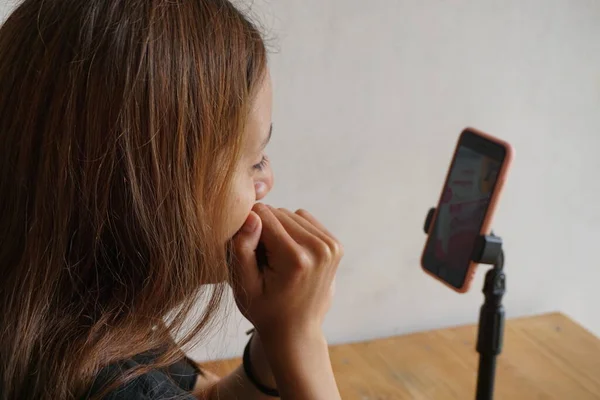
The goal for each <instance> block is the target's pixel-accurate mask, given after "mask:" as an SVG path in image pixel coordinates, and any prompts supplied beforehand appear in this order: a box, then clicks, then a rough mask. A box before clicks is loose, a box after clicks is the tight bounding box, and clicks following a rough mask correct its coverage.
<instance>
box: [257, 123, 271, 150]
mask: <svg viewBox="0 0 600 400" xmlns="http://www.w3.org/2000/svg"><path fill="white" fill-rule="evenodd" d="M272 135H273V124H271V127H270V128H269V136H267V139H266V140H265V141H264V142H263V144H262V145H261V146H260V149H261V150H263V149H264V148H265V147H267V145H268V144H269V141H270V140H271V136H272Z"/></svg>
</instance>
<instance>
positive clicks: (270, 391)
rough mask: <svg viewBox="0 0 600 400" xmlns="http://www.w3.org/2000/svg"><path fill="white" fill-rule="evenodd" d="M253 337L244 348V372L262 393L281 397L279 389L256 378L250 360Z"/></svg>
mask: <svg viewBox="0 0 600 400" xmlns="http://www.w3.org/2000/svg"><path fill="white" fill-rule="evenodd" d="M253 337H254V335H252V336H251V337H250V340H248V343H247V344H246V347H245V348H244V358H243V365H244V372H245V373H246V376H247V377H248V380H249V381H250V382H252V384H253V385H254V387H256V389H258V391H259V392H261V393H262V394H266V395H267V396H271V397H281V396H279V391H278V390H277V389H272V388H270V387H267V386H265V385H263V384H262V383H260V382H259V381H258V379H256V376H254V373H253V372H252V362H251V361H250V343H251V342H252V338H253Z"/></svg>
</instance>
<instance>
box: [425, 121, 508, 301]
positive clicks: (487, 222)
mask: <svg viewBox="0 0 600 400" xmlns="http://www.w3.org/2000/svg"><path fill="white" fill-rule="evenodd" d="M464 132H471V133H473V134H475V135H478V136H480V137H482V138H484V139H486V140H488V141H490V142H494V143H497V144H499V145H500V146H502V147H504V148H505V149H506V155H505V157H504V162H503V163H502V166H501V167H500V171H499V172H498V181H497V182H496V188H495V189H494V192H493V193H492V197H491V199H490V204H489V206H488V209H487V212H486V214H485V217H484V220H483V224H482V225H481V230H480V231H479V234H480V235H488V234H489V233H490V228H491V224H492V218H493V216H494V211H495V209H496V204H497V203H498V199H499V198H500V194H501V192H502V188H503V187H504V182H505V181H506V174H507V172H508V170H509V168H510V165H511V163H512V160H513V156H514V150H513V148H512V146H511V145H510V144H509V143H508V142H505V141H503V140H500V139H498V138H495V137H493V136H491V135H489V134H487V133H484V132H481V131H479V130H477V129H474V128H465V129H464V130H463V132H462V133H461V135H460V137H459V139H458V142H457V144H456V148H455V150H454V154H453V155H452V160H451V161H450V166H449V167H448V173H447V174H446V179H445V180H444V184H443V185H442V191H441V194H440V199H439V200H438V203H437V206H436V208H435V213H434V215H433V218H432V219H431V224H430V226H429V232H428V233H427V240H426V241H425V246H424V247H423V253H422V255H421V268H422V269H423V271H425V273H427V274H428V275H430V276H432V277H433V278H435V279H437V280H438V281H440V282H442V283H443V284H444V285H446V286H447V287H449V288H450V289H452V290H454V291H455V292H458V293H466V292H467V291H468V290H469V288H470V287H471V282H472V281H473V277H474V276H475V269H476V268H477V263H476V262H473V261H471V263H470V264H469V268H468V270H467V274H466V275H465V281H464V282H463V285H462V286H461V287H460V288H456V287H454V286H452V285H451V284H449V283H448V282H446V281H444V280H443V279H441V278H440V277H439V276H437V275H435V274H433V273H432V272H430V271H428V270H427V269H426V268H425V267H424V266H423V259H424V257H425V251H426V250H427V242H428V240H429V235H431V231H432V230H433V227H434V225H435V224H434V222H435V220H436V219H437V214H438V211H439V209H440V204H441V202H442V197H443V195H444V189H445V188H446V185H448V179H449V177H450V171H451V169H452V164H453V163H454V160H455V158H456V153H457V151H458V147H459V144H460V140H461V138H462V136H463V134H464Z"/></svg>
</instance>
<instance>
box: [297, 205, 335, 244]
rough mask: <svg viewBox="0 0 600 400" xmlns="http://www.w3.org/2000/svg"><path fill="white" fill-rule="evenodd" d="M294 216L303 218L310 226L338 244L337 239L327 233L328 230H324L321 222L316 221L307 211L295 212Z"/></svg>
mask: <svg viewBox="0 0 600 400" xmlns="http://www.w3.org/2000/svg"><path fill="white" fill-rule="evenodd" d="M296 214H297V215H299V216H301V217H302V218H304V219H305V220H307V221H308V222H310V223H311V224H312V225H314V226H316V227H317V228H319V229H320V230H321V232H324V233H325V234H326V235H327V236H329V237H330V238H332V239H333V240H335V241H336V242H339V240H337V238H336V237H335V235H334V234H333V233H331V232H329V230H328V229H327V228H325V225H323V224H322V223H321V222H319V220H317V219H316V218H315V217H314V216H313V215H312V214H311V213H309V212H308V211H306V210H303V209H300V210H297V211H296Z"/></svg>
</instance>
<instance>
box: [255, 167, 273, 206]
mask: <svg viewBox="0 0 600 400" xmlns="http://www.w3.org/2000/svg"><path fill="white" fill-rule="evenodd" d="M274 183H275V180H274V178H273V171H272V170H271V169H270V168H269V170H268V171H265V174H264V175H263V176H262V177H261V178H260V179H259V180H258V181H256V183H254V190H255V191H256V201H260V200H262V199H264V198H265V197H266V195H267V194H269V192H270V191H271V189H273V184H274Z"/></svg>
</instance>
